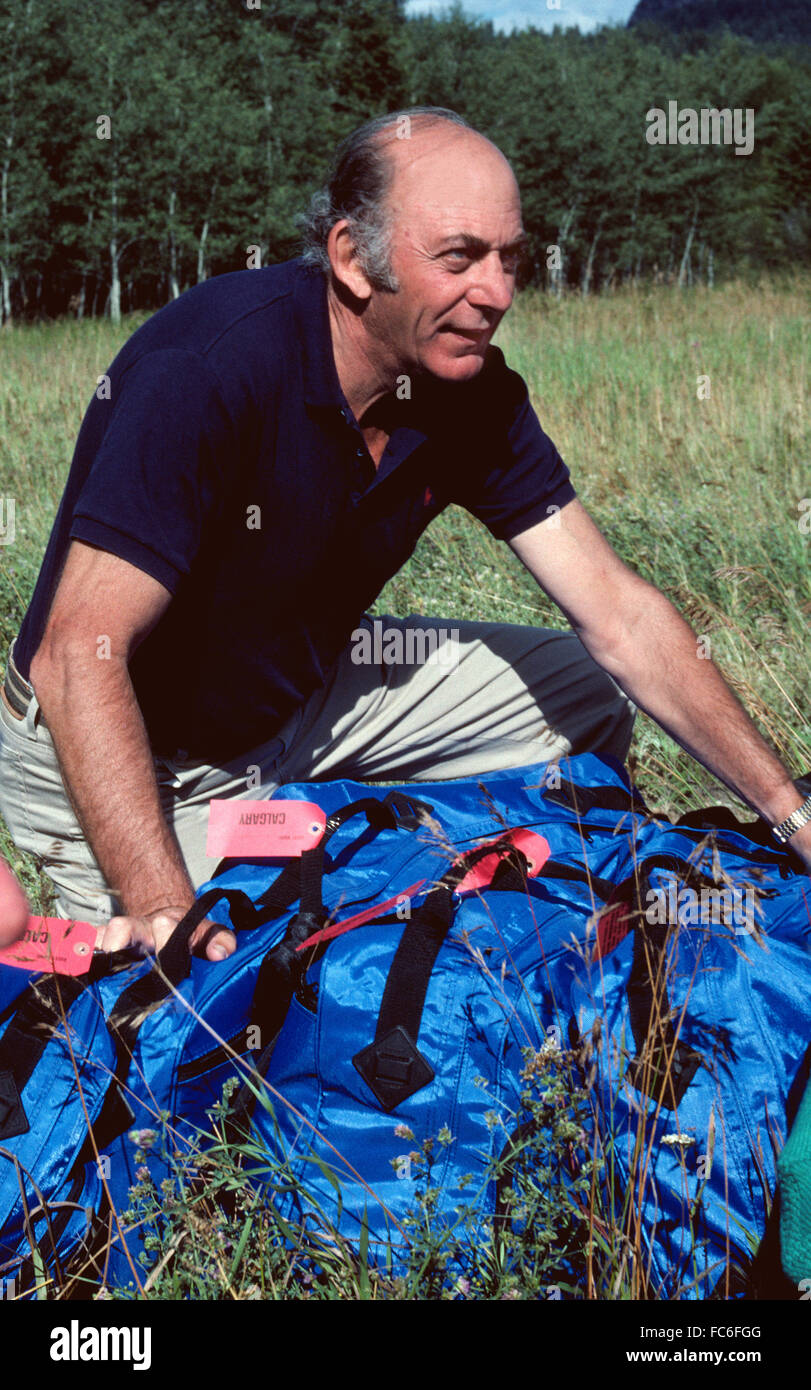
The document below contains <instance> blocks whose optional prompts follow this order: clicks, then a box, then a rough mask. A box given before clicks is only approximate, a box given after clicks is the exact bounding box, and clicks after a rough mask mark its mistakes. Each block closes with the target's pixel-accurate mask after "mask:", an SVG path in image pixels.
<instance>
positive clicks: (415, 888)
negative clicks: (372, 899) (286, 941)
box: [296, 878, 426, 951]
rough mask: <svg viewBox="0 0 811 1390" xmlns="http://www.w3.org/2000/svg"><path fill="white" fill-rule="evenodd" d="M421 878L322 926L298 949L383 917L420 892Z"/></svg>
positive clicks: (303, 948) (423, 880)
mask: <svg viewBox="0 0 811 1390" xmlns="http://www.w3.org/2000/svg"><path fill="white" fill-rule="evenodd" d="M425 881H426V880H425V879H424V878H421V879H420V881H419V883H412V885H411V887H410V888H406V890H405V892H403V893H398V894H397V896H396V897H394V898H389V899H387V901H386V902H384V903H375V904H374V906H373V907H365V908H364V909H363V911H362V912H356V913H355V915H354V917H345V918H344V920H343V921H342V922H333V923H332V925H331V926H329V927H322V929H321V931H317V932H314V933H313V935H312V936H308V937H307V940H306V941H302V943H301V945H300V946H297V947H296V950H297V951H303V950H305V948H306V947H308V946H314V945H315V944H316V942H317V941H331V940H332V938H333V937H334V936H343V934H344V932H347V931H351V930H352V928H353V927H362V926H363V924H364V922H371V921H373V919H374V918H375V917H382V916H384V914H385V913H386V912H388V911H390V909H391V908H393V907H398V906H399V904H400V903H402V902H406V901H408V900H409V899H411V898H412V897H413V896H414V894H415V893H417V892H419V890H420V888H422V886H423V884H424V883H425Z"/></svg>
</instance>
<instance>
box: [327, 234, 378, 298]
mask: <svg viewBox="0 0 811 1390" xmlns="http://www.w3.org/2000/svg"><path fill="white" fill-rule="evenodd" d="M327 254H328V256H329V263H330V265H331V266H332V273H333V275H334V276H335V279H336V280H337V281H338V283H339V284H340V285H343V286H344V288H345V289H347V290H349V293H350V294H352V295H354V297H355V299H360V300H363V301H366V300H368V299H370V298H371V296H372V286H371V284H370V282H369V280H368V279H367V277H366V274H365V273H364V271H363V269H362V268H361V265H360V262H359V261H358V257H357V253H356V251H355V243H354V242H353V240H352V233H351V231H350V227H349V223H348V221H347V219H346V218H345V217H344V218H342V220H341V221H340V222H336V223H335V226H334V227H333V228H332V229H331V231H330V234H329V236H328V237H327Z"/></svg>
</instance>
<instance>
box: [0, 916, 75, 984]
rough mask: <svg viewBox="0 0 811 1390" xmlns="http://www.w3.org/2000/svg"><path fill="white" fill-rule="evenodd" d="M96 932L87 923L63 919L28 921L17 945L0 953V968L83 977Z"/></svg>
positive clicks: (6, 947)
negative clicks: (47, 971) (43, 971)
mask: <svg viewBox="0 0 811 1390" xmlns="http://www.w3.org/2000/svg"><path fill="white" fill-rule="evenodd" d="M97 936H98V931H97V928H96V927H92V926H91V925H90V923H89V922H69V921H66V920H65V918H64V917H29V918H28V926H27V927H26V929H25V934H24V935H23V936H22V937H21V938H20V940H19V941H15V942H14V943H13V945H11V946H5V947H4V948H3V949H2V950H0V965H13V966H16V967H17V969H19V970H52V971H54V972H55V973H56V974H57V975H84V974H85V972H86V971H87V970H89V969H90V962H91V961H92V959H93V948H94V946H95V944H96V939H97Z"/></svg>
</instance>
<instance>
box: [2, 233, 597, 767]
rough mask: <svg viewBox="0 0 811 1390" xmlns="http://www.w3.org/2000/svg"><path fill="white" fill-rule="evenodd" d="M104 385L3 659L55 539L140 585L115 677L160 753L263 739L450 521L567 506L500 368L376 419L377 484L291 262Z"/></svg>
mask: <svg viewBox="0 0 811 1390" xmlns="http://www.w3.org/2000/svg"><path fill="white" fill-rule="evenodd" d="M108 376H109V391H108V390H107V389H106V387H105V385H104V384H102V385H101V386H100V387H99V389H98V390H97V391H96V394H95V396H94V398H93V400H92V402H91V404H90V406H89V408H88V410H87V413H86V415H85V417H84V420H83V423H82V427H81V430H80V433H79V438H78V441H77V444H76V450H75V454H74V457H73V462H72V465H71V469H70V473H69V476H68V480H67V485H66V488H65V493H64V496H63V498H62V502H61V505H60V508H59V512H58V515H57V518H56V522H55V524H54V529H53V532H52V534H51V538H50V542H49V544H48V549H47V551H46V554H45V558H44V561H43V565H42V569H41V572H40V575H39V579H38V582H37V586H36V589H35V591H34V595H33V598H32V601H31V605H30V607H29V609H28V612H27V613H26V616H25V619H24V621H23V625H22V628H21V631H20V635H19V639H18V642H17V647H16V652H15V655H16V659H17V663H18V665H19V668H20V671H21V673H22V675H23V676H26V677H27V676H28V673H29V668H30V662H31V658H32V656H33V654H34V653H35V651H36V649H37V647H38V645H39V643H40V640H41V637H42V633H43V630H44V627H45V623H46V620H47V616H48V611H49V608H50V604H51V599H52V595H53V592H54V589H55V585H56V581H57V580H58V577H59V574H60V572H61V568H62V564H63V562H64V557H65V552H66V550H67V547H68V544H69V541H70V538H71V537H76V538H78V539H79V540H82V541H86V542H88V543H90V544H91V545H95V546H99V547H100V548H101V549H103V550H106V551H111V552H112V553H113V554H115V555H118V556H120V557H121V558H122V559H124V560H127V561H129V563H130V564H132V565H135V566H137V567H138V568H139V569H141V570H144V571H145V572H146V573H147V574H150V575H152V576H153V578H155V579H157V580H159V581H160V583H161V584H163V585H165V587H166V588H167V589H168V590H169V592H170V593H171V594H172V602H171V603H170V604H169V607H168V609H167V611H166V613H165V614H164V616H163V617H162V619H161V621H160V622H159V623H158V624H157V626H156V627H155V629H154V630H153V631H152V632H151V633H150V635H149V636H148V637H147V638H146V639H145V640H144V641H143V642H142V644H141V646H140V647H139V648H138V650H137V651H136V653H135V655H134V657H133V659H132V662H131V666H130V671H131V676H132V681H133V686H134V688H135V693H136V695H137V698H138V701H139V704H140V707H141V710H142V712H143V715H144V720H145V724H146V728H147V731H148V734H149V737H150V741H151V744H152V747H153V750H154V751H155V752H157V753H163V754H165V755H170V756H171V755H173V754H174V753H175V752H176V751H177V750H178V749H185V750H186V751H187V752H188V754H189V756H190V757H193V758H201V759H205V760H207V761H210V762H217V761H222V760H224V759H226V758H230V757H237V756H238V755H239V754H240V753H242V752H244V751H248V750H250V749H251V748H252V747H256V746H257V745H258V744H260V743H263V742H265V741H266V740H268V739H270V738H271V737H272V736H273V735H274V733H275V732H276V731H277V730H278V729H279V728H280V726H281V725H282V724H283V723H284V721H285V720H286V719H287V718H288V717H289V716H290V715H291V713H292V712H293V711H294V710H295V708H296V707H297V706H299V705H300V704H301V703H302V702H303V701H305V700H306V699H307V698H308V696H310V695H311V694H312V693H313V691H315V690H316V689H317V688H318V687H319V685H321V684H322V683H323V681H324V679H325V676H326V674H327V672H328V669H329V667H330V665H331V664H332V663H333V662H334V661H335V659H336V657H337V656H338V654H339V653H340V652H341V651H342V649H343V648H344V647H345V646H346V645H347V643H348V642H349V641H350V639H351V634H352V632H353V630H354V628H355V627H356V626H357V623H358V621H359V619H360V617H361V616H362V614H363V613H364V611H365V610H366V609H367V608H368V607H369V606H370V605H371V604H372V603H373V602H374V600H375V598H376V597H377V595H378V594H379V593H380V590H381V589H382V588H383V586H384V584H385V583H386V582H387V580H388V579H390V578H391V576H392V575H393V574H395V573H396V572H397V570H399V569H400V567H401V566H402V565H404V564H405V562H406V560H408V558H409V556H410V555H411V554H412V552H413V550H414V547H415V545H416V543H417V541H418V539H419V537H420V535H421V534H422V532H423V531H424V530H425V528H426V526H427V525H428V524H429V522H430V521H432V520H433V518H434V517H435V516H437V515H438V514H439V512H440V511H442V509H443V508H444V507H446V506H447V505H448V503H450V502H457V503H459V504H460V505H462V506H464V507H466V508H467V509H468V510H469V511H470V512H472V514H473V515H474V516H476V517H479V518H480V519H481V521H483V522H484V523H485V525H486V526H487V527H488V528H489V530H490V531H491V532H492V534H493V535H494V536H497V537H499V538H502V539H510V538H511V537H513V536H515V535H517V534H519V533H520V532H521V531H523V530H526V528H527V527H529V526H532V525H533V524H534V523H535V522H537V521H540V520H542V519H543V518H544V517H546V516H547V515H548V508H550V507H552V506H563V505H565V503H566V502H568V501H569V500H570V499H571V498H572V497H573V496H574V495H575V494H574V489H573V487H572V485H571V483H570V481H569V473H568V469H567V468H566V466H565V464H564V463H563V461H562V459H561V458H560V456H559V454H558V452H557V450H556V449H555V447H554V445H553V444H552V442H551V440H550V439H549V438H548V437H547V436H546V435H545V434H544V432H543V431H542V429H541V427H540V425H539V423H538V419H537V417H536V415H535V412H534V411H533V409H532V407H531V405H530V403H529V399H528V395H527V389H526V386H525V385H524V382H523V381H522V379H521V377H520V376H518V375H517V374H516V373H515V372H513V371H511V370H510V369H509V368H508V367H507V366H506V363H505V361H504V357H503V354H502V353H501V352H500V351H499V349H498V348H495V347H491V348H490V349H489V351H488V354H487V357H486V359H485V364H484V366H483V367H482V370H481V372H480V373H479V375H478V376H477V377H475V378H474V379H472V380H471V381H469V382H460V383H456V382H442V381H439V380H438V379H436V378H433V377H428V376H425V377H422V378H420V379H414V380H412V382H411V386H410V391H411V394H410V399H408V398H406V399H398V398H397V397H398V395H401V396H404V397H405V396H407V387H406V386H404V385H403V384H402V383H401V384H400V387H399V390H398V391H394V392H393V393H392V396H391V398H390V399H389V398H386V399H385V400H384V401H383V402H382V409H383V411H384V415H385V419H386V422H387V423H386V428H387V431H390V438H389V442H388V445H387V447H386V451H385V453H384V454H383V457H382V459H381V461H380V466H379V467H378V468H377V469H375V466H374V463H373V461H372V459H371V457H370V455H369V453H368V450H367V448H366V445H365V441H364V439H363V435H362V433H361V431H360V429H359V426H358V424H357V421H356V420H355V418H354V416H353V414H352V411H351V410H350V408H349V406H348V404H347V401H346V399H345V397H344V394H343V391H342V390H341V386H340V383H339V381H338V376H337V372H336V369H335V363H334V359H333V355H332V346H331V336H330V328H329V319H328V314H327V302H326V280H325V278H324V276H323V275H322V274H321V272H320V271H318V270H315V269H311V268H309V267H307V266H305V265H303V264H302V262H301V261H299V260H296V261H289V262H287V263H286V264H284V265H279V266H272V267H268V268H266V269H263V270H244V271H238V272H236V273H234V274H230V275H222V276H217V277H216V278H214V279H212V280H208V281H206V282H205V283H204V284H202V285H198V286H196V287H195V288H193V289H190V290H188V291H187V292H186V293H185V294H183V295H181V296H180V298H179V299H177V300H175V301H174V302H173V303H171V304H169V305H167V306H166V307H165V308H163V309H161V310H160V311H159V312H158V313H157V314H155V315H154V316H153V317H152V318H151V319H149V321H148V322H147V323H145V324H144V325H143V326H142V327H141V328H139V329H138V331H137V332H136V333H134V334H133V336H132V337H131V338H130V339H129V341H128V342H127V343H126V344H125V346H124V347H123V348H122V350H121V352H120V353H119V354H118V356H117V357H116V359H115V361H114V362H113V364H112V366H111V368H110V369H109V373H108ZM108 396H109V399H108V398H107V397H108ZM110 602H111V604H114V603H115V594H111V595H110Z"/></svg>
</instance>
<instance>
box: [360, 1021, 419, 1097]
mask: <svg viewBox="0 0 811 1390" xmlns="http://www.w3.org/2000/svg"><path fill="white" fill-rule="evenodd" d="M352 1062H353V1064H354V1066H355V1067H356V1068H357V1070H358V1071H359V1072H360V1074H361V1076H362V1077H363V1079H364V1081H365V1082H366V1084H367V1086H368V1087H369V1088H370V1089H371V1090H372V1091H373V1092H374V1095H375V1098H376V1099H377V1100H378V1101H379V1102H380V1105H381V1106H382V1108H383V1109H384V1110H386V1111H389V1110H394V1108H395V1106H397V1105H400V1104H401V1102H402V1101H404V1100H407V1099H408V1097H409V1096H413V1094H414V1092H415V1091H421V1090H422V1088H423V1086H427V1085H428V1083H429V1082H430V1081H433V1079H434V1069H433V1067H432V1066H431V1064H430V1062H429V1061H428V1059H427V1058H426V1057H423V1055H422V1053H421V1052H420V1051H419V1049H418V1048H417V1045H416V1043H415V1042H414V1041H413V1039H412V1038H411V1037H410V1036H409V1034H408V1033H407V1032H406V1030H405V1028H403V1026H402V1024H400V1023H398V1024H397V1027H396V1028H392V1030H391V1032H390V1033H387V1034H386V1036H385V1037H384V1038H378V1040H377V1041H376V1042H373V1043H370V1044H369V1046H368V1047H364V1048H362V1049H361V1051H360V1052H357V1053H356V1054H355V1056H354V1057H353V1058H352Z"/></svg>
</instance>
